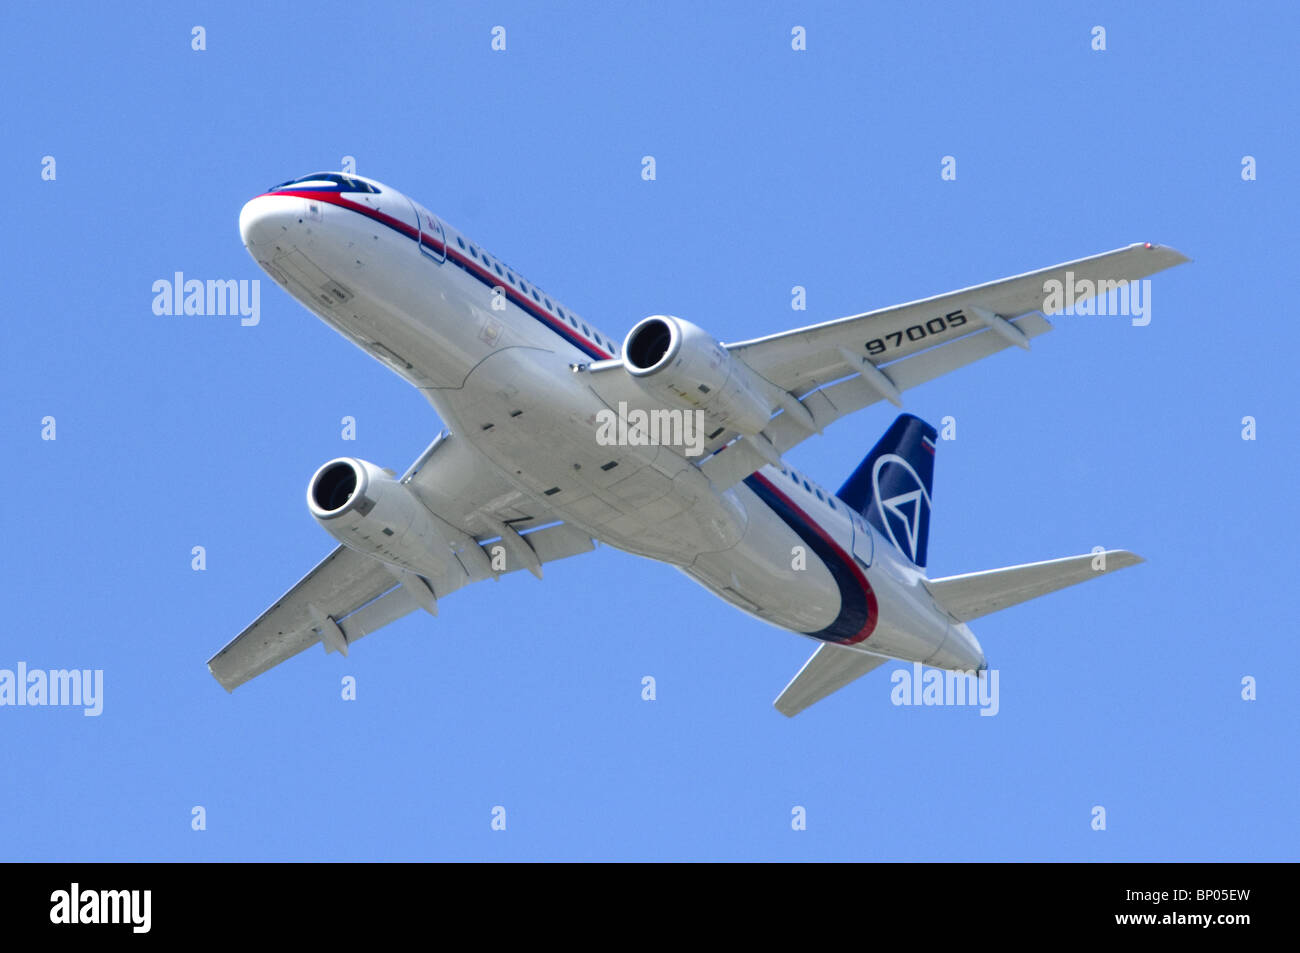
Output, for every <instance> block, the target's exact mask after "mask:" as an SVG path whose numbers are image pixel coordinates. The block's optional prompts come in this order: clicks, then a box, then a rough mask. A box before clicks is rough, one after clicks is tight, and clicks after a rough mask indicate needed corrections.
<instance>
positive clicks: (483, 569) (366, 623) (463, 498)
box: [208, 434, 595, 691]
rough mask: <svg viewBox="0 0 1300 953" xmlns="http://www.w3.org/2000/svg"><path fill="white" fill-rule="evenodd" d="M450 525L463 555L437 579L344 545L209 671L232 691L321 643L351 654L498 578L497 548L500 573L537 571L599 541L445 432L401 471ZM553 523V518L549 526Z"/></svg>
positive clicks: (449, 533) (447, 528)
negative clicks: (357, 645) (374, 635)
mask: <svg viewBox="0 0 1300 953" xmlns="http://www.w3.org/2000/svg"><path fill="white" fill-rule="evenodd" d="M402 482H403V483H406V484H407V485H408V486H409V487H410V488H411V489H412V491H413V492H415V494H416V496H417V497H419V499H420V500H421V502H423V503H424V505H425V506H426V507H427V508H428V509H429V511H430V512H431V513H432V514H433V515H434V516H435V517H437V519H438V520H439V521H440V522H441V524H442V529H443V532H444V534H445V535H446V537H447V538H448V539H449V540H451V541H452V550H453V552H454V553H455V555H456V558H455V559H453V560H450V561H449V563H448V567H447V569H446V570H445V571H444V572H443V574H442V575H440V576H437V577H432V578H430V577H424V576H417V575H415V574H414V573H409V572H403V571H399V570H394V569H392V568H390V567H388V566H387V565H386V564H384V563H382V562H380V561H379V560H377V559H372V558H370V557H369V556H365V555H363V554H361V553H358V552H355V551H354V550H351V549H348V548H347V547H346V546H339V547H337V548H336V549H335V550H334V551H333V552H332V553H330V554H329V555H328V556H326V557H325V559H324V560H322V561H321V562H320V563H319V564H318V565H317V566H316V568H314V569H313V570H312V571H311V572H309V573H307V575H306V576H304V577H303V578H302V579H301V580H300V581H299V582H298V584H297V585H295V586H294V587H293V588H292V589H290V590H289V591H288V592H286V593H285V594H284V595H283V596H281V597H280V598H279V600H277V601H276V603H275V604H274V605H273V606H271V607H270V608H269V609H267V610H266V611H265V612H263V613H262V614H261V615H260V616H258V617H257V619H256V620H254V621H253V623H252V624H250V625H249V626H248V627H247V628H246V629H244V631H243V632H241V633H240V634H239V635H238V636H236V637H235V638H234V639H233V640H232V641H231V642H230V643H229V644H228V645H226V647H225V648H223V649H222V650H221V651H220V652H218V653H217V654H216V655H214V656H213V657H212V658H211V659H209V660H208V668H209V670H211V672H212V674H213V676H214V677H215V678H216V679H217V681H219V682H220V683H221V684H222V686H223V687H224V688H225V689H226V690H227V691H233V690H234V689H235V688H237V687H238V686H240V685H242V684H244V683H245V682H247V681H248V680H249V679H251V678H254V677H256V676H258V675H260V674H262V673H263V672H265V671H266V670H267V669H269V668H272V667H273V666H275V665H278V664H279V663H280V662H283V661H285V660H286V659H288V658H291V657H292V656H294V655H297V654H298V653H299V652H302V651H303V650H305V649H308V648H310V647H311V646H313V645H315V644H316V643H317V642H323V643H324V645H325V651H326V652H332V651H335V650H337V651H340V652H342V653H343V654H344V655H346V654H347V650H348V646H350V645H351V644H352V643H353V642H355V641H356V640H357V639H359V638H361V637H362V636H363V635H366V634H367V633H370V632H373V631H375V630H376V629H378V628H380V627H382V626H385V625H387V624H388V623H390V622H393V621H395V620H397V619H400V618H401V617H402V616H404V615H406V614H407V613H409V612H413V611H415V610H416V609H424V610H426V611H428V612H430V613H431V614H436V613H437V605H438V603H437V600H438V599H440V598H442V597H443V596H445V595H447V594H448V593H451V592H454V591H455V590H457V589H459V588H461V587H462V586H465V585H467V584H469V583H471V582H478V581H481V580H483V579H495V578H496V577H497V576H498V575H499V573H498V572H497V571H495V570H494V569H493V565H492V558H491V547H492V546H494V545H496V544H497V543H498V542H499V543H501V544H503V545H504V546H505V548H506V550H507V559H506V568H505V569H504V570H502V572H512V571H514V570H516V569H529V570H531V571H533V572H534V574H535V575H539V576H540V575H541V568H540V567H541V565H542V564H543V563H547V562H553V561H554V560H557V559H564V558H565V557H568V556H575V555H577V554H579V553H585V552H590V551H591V550H592V549H594V548H595V542H594V541H593V540H592V539H591V537H589V536H588V535H587V534H586V533H584V532H582V531H581V530H578V529H575V528H574V527H573V526H570V525H569V524H567V523H561V522H557V521H556V520H555V519H554V517H553V514H551V512H550V511H549V510H548V509H547V508H546V507H545V506H544V505H543V504H541V503H538V502H537V501H535V500H533V499H532V498H531V497H528V496H527V495H525V494H523V493H521V492H519V491H518V490H516V489H515V488H514V487H512V486H511V485H510V484H508V483H507V482H506V481H505V480H504V479H503V478H502V477H501V476H500V475H499V474H497V473H496V472H495V471H494V470H492V469H491V468H490V467H485V466H484V465H483V461H482V460H481V459H479V458H478V455H477V451H475V450H474V449H473V447H471V446H470V445H469V444H468V443H466V442H464V441H458V440H455V439H454V438H452V437H450V435H447V434H440V435H439V437H438V438H437V439H436V440H434V442H433V443H432V444H431V445H430V446H429V448H428V449H427V450H425V452H424V453H423V454H421V455H420V457H419V459H417V460H416V461H415V463H414V464H412V465H411V468H410V469H409V470H408V471H407V473H406V475H405V476H404V477H403V478H402ZM546 524H549V525H546Z"/></svg>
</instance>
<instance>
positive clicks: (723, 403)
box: [623, 314, 773, 435]
mask: <svg viewBox="0 0 1300 953" xmlns="http://www.w3.org/2000/svg"><path fill="white" fill-rule="evenodd" d="M623 366H624V367H625V368H627V372H628V373H629V374H631V375H632V377H633V378H635V379H636V381H637V383H639V384H640V385H641V388H642V390H644V391H645V392H646V393H647V394H648V395H649V396H651V397H653V398H654V399H656V400H660V401H663V402H665V403H667V404H669V405H671V406H675V407H684V408H691V409H697V410H700V411H702V412H703V413H704V414H705V416H706V417H708V418H709V419H710V420H711V421H712V422H713V424H714V426H715V427H716V426H723V427H727V428H729V429H731V430H735V431H737V432H738V433H742V434H751V435H752V434H756V433H758V432H759V431H761V430H762V429H763V428H764V427H766V426H767V425H768V422H769V421H770V420H771V419H772V410H773V406H772V403H771V402H770V401H769V400H768V398H767V397H766V392H767V390H768V388H767V387H764V385H763V382H762V381H761V380H760V379H759V378H758V375H756V374H755V373H754V372H753V371H751V370H750V369H749V368H748V367H747V366H746V365H745V364H744V362H743V361H740V360H737V359H736V358H734V357H733V356H732V355H731V352H730V351H728V350H727V349H726V348H725V347H723V346H722V345H721V344H719V343H718V342H717V341H716V340H714V339H713V338H712V337H711V336H709V335H708V334H707V333H706V332H705V331H704V330H703V329H701V328H699V327H697V326H695V325H694V324H691V323H690V322H689V321H683V320H682V319H681V318H676V317H673V316H672V315H667V314H655V315H651V316H650V317H648V318H645V319H644V320H642V321H639V322H637V324H636V325H635V326H634V327H633V328H632V330H631V331H629V332H628V334H627V338H626V339H625V340H624V342H623ZM711 429H712V428H711Z"/></svg>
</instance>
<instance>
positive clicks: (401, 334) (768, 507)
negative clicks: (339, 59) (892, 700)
mask: <svg viewBox="0 0 1300 953" xmlns="http://www.w3.org/2000/svg"><path fill="white" fill-rule="evenodd" d="M240 232H241V234H242V236H243V239H244V243H245V245H246V247H247V248H248V250H249V252H250V254H252V256H253V257H254V258H255V259H256V260H257V262H258V264H259V265H260V266H261V267H262V268H263V269H264V270H265V271H266V272H267V273H268V274H269V275H270V276H271V277H272V278H274V279H275V280H276V281H277V282H279V283H280V284H282V285H283V286H284V287H285V288H286V290H288V291H289V292H290V293H291V294H292V295H293V296H294V297H295V298H297V299H298V300H299V301H300V302H302V303H303V304H304V305H305V306H306V307H307V308H309V309H310V310H311V311H312V312H313V313H315V314H316V315H317V316H318V317H320V318H321V320H323V321H324V322H325V323H326V324H328V325H330V326H331V327H332V328H334V329H335V330H336V331H338V332H339V333H340V334H342V335H343V336H345V337H346V338H348V339H349V340H350V341H352V342H353V343H354V344H356V345H357V346H358V347H360V348H362V349H363V350H365V351H366V352H367V353H369V354H370V355H371V356H373V357H375V358H376V359H377V360H379V361H381V362H383V363H384V364H385V365H387V366H388V367H389V368H390V369H392V370H393V371H395V372H396V373H397V374H399V375H401V376H402V377H403V378H404V379H406V380H407V381H409V382H410V383H411V384H413V385H414V386H415V387H417V388H419V389H420V390H421V391H422V392H423V393H424V395H425V397H426V398H427V399H428V400H429V402H430V403H431V404H432V405H433V406H434V408H435V409H436V410H437V412H438V414H439V415H440V416H441V417H442V419H443V420H444V422H445V423H446V424H447V426H448V428H449V429H451V430H452V431H453V432H454V433H457V434H458V435H460V436H462V437H464V438H465V439H466V440H467V441H468V442H469V443H471V444H472V445H473V446H474V447H475V448H476V449H477V451H478V452H479V453H481V454H482V456H483V458H484V460H485V461H487V462H488V463H489V464H490V465H491V466H492V467H495V468H496V469H497V470H498V471H499V472H500V474H501V475H502V476H503V477H504V478H505V479H506V481H507V482H508V483H509V484H511V485H512V486H514V487H516V488H517V489H518V490H520V491H521V492H523V493H525V494H526V495H527V496H529V497H531V498H533V499H535V500H537V501H538V502H540V503H542V504H543V505H544V506H545V507H546V508H548V509H549V510H550V511H552V512H554V513H555V514H556V515H557V517H558V518H561V519H563V520H564V521H566V522H568V523H571V524H572V525H574V526H577V527H579V528H581V529H582V530H584V531H585V532H587V533H589V534H590V535H591V536H592V537H593V538H595V539H598V540H600V541H601V542H604V543H606V544H608V545H612V546H615V547H617V548H619V549H622V550H625V551H627V552H630V553H634V554H637V555H640V556H645V557H648V558H651V559H655V560H658V561H661V562H665V563H669V564H671V565H674V566H676V567H678V568H679V569H681V570H682V571H683V572H685V573H686V574H687V575H688V576H690V577H691V578H692V579H694V580H695V581H697V582H699V583H700V584H702V585H704V586H706V587H708V588H709V589H710V590H712V591H713V592H714V593H716V594H717V595H719V596H720V597H722V598H723V599H725V600H727V601H728V602H730V603H732V604H733V605H735V606H737V607H739V608H740V609H742V610H744V611H745V612H748V613H750V614H751V615H753V616H755V617H757V618H760V619H762V620H764V621H766V622H769V623H771V624H773V625H776V626H779V627H781V628H784V629H788V630H790V631H793V632H797V633H800V634H804V635H808V636H810V637H812V638H815V639H818V640H821V641H826V642H833V643H837V644H841V645H846V646H852V647H855V648H857V649H860V650H864V651H870V652H873V653H876V654H880V655H886V656H890V657H894V658H900V659H905V660H909V661H919V662H924V663H926V664H930V665H934V666H937V667H941V668H951V669H958V670H971V669H978V668H981V667H983V663H984V659H983V653H982V652H981V650H980V647H979V645H978V643H977V642H976V641H975V639H974V637H973V636H972V635H971V633H970V631H969V629H967V628H966V626H964V625H962V624H960V623H957V622H955V621H954V620H952V619H951V618H949V617H948V616H947V614H945V613H944V612H943V611H942V609H941V608H940V607H939V606H938V605H937V604H936V603H935V601H934V599H933V598H932V597H931V596H930V594H929V592H928V590H927V589H926V588H925V584H924V579H925V577H924V573H923V572H922V571H921V570H920V569H918V568H917V567H916V566H914V565H912V564H911V563H910V562H908V561H907V560H906V559H904V558H902V557H901V554H899V553H898V551H897V550H896V549H895V548H894V547H893V544H892V543H891V542H889V541H888V540H885V539H882V538H880V537H879V535H878V534H877V532H876V531H875V529H873V528H872V527H871V526H870V525H869V524H868V523H867V522H866V521H865V520H864V519H862V517H861V516H860V515H859V514H857V513H854V512H852V511H851V510H850V509H849V507H848V506H846V505H845V504H844V503H843V502H842V501H840V500H837V499H836V498H835V496H834V495H833V494H832V493H830V492H828V491H826V490H825V489H824V488H822V487H820V486H818V485H817V484H815V483H814V482H813V481H811V480H809V479H807V478H806V477H805V476H804V475H802V474H799V473H797V472H795V471H794V470H793V469H792V468H791V467H789V466H782V467H776V466H766V467H764V468H762V469H761V470H759V471H757V472H755V473H753V474H752V475H750V476H749V477H748V478H746V479H745V480H744V481H743V482H742V483H741V484H738V485H737V486H735V487H732V488H730V489H727V490H723V491H719V490H717V489H716V488H715V487H714V485H713V484H712V483H711V482H710V481H709V479H708V477H706V476H705V475H704V473H703V471H702V470H701V469H700V468H699V467H698V466H696V465H695V463H693V462H692V461H691V460H690V459H688V458H687V457H686V456H685V455H684V454H683V453H682V452H681V451H680V450H679V449H678V448H675V447H671V446H663V445H660V446H654V445H649V446H638V445H630V444H625V443H620V444H618V445H608V443H607V442H603V441H598V440H597V439H596V433H597V416H598V414H600V413H601V412H602V411H609V410H612V409H614V405H615V403H616V400H615V397H614V396H613V395H612V394H610V393H607V392H605V390H604V389H603V388H602V385H601V379H602V378H601V375H593V374H588V373H583V369H584V368H585V367H586V366H587V365H589V364H590V363H591V362H595V361H603V360H607V359H611V358H618V357H619V356H620V350H621V349H620V345H619V344H618V343H616V342H615V341H614V340H613V339H612V338H610V337H609V336H608V335H606V334H605V333H604V332H602V331H600V330H599V329H597V328H596V327H595V326H594V325H593V324H592V323H591V322H590V321H588V320H587V319H586V318H584V317H582V316H580V315H578V314H576V313H574V312H573V310H572V309H570V308H568V307H567V306H565V305H564V304H562V303H561V302H560V301H558V300H557V299H556V298H555V296H553V295H551V294H550V293H549V292H546V291H544V290H543V289H541V288H540V287H538V286H537V285H535V284H534V283H533V282H532V281H531V280H529V279H527V278H525V277H524V276H523V275H521V274H520V273H519V271H518V270H517V269H514V268H512V267H510V266H508V265H507V264H506V263H505V262H503V261H501V260H500V259H499V258H497V257H496V256H495V255H492V254H491V253H489V252H487V251H485V250H484V249H483V248H482V247H481V246H480V245H478V244H477V243H475V242H473V241H472V240H471V239H469V238H468V237H467V236H465V235H464V234H463V233H461V232H458V231H457V230H455V229H454V228H452V227H451V226H450V225H448V224H447V223H446V222H444V221H442V220H440V219H439V218H437V217H436V216H435V215H433V214H432V213H431V212H429V211H428V210H427V209H425V208H424V207H423V206H421V205H420V204H418V203H416V202H415V201H413V200H411V199H409V198H408V197H407V196H405V195H403V194H402V193H400V192H397V191H396V190H394V189H392V188H390V187H388V186H386V185H383V184H381V183H378V182H375V181H373V180H369V179H365V178H362V177H359V176H352V175H342V174H338V173H331V174H328V175H326V174H321V175H319V176H312V177H307V178H305V179H301V180H295V181H294V182H291V183H286V184H285V185H284V186H279V187H277V188H276V189H273V190H271V191H270V192H267V193H265V194H263V195H260V196H258V197H256V198H254V199H253V200H251V201H250V202H249V203H248V204H247V205H245V206H244V209H243V211H242V213H241V215H240Z"/></svg>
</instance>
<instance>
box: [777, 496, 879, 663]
mask: <svg viewBox="0 0 1300 953" xmlns="http://www.w3.org/2000/svg"><path fill="white" fill-rule="evenodd" d="M754 478H755V479H756V480H758V481H759V482H760V483H762V484H763V485H764V486H765V487H767V488H768V489H769V490H771V491H772V493H773V494H774V495H775V496H778V497H780V498H781V499H782V500H783V501H784V502H785V504H786V505H787V506H789V507H790V508H791V509H792V510H794V511H795V512H796V513H798V514H799V515H800V516H802V517H803V519H804V522H805V523H807V524H808V525H809V526H810V527H811V528H812V529H813V531H814V532H815V533H816V534H817V535H818V536H820V537H821V538H822V541H823V542H825V543H826V545H828V546H830V548H831V549H833V550H835V552H836V554H837V555H838V556H839V557H840V559H841V560H842V561H843V562H844V563H845V564H846V565H847V566H848V567H849V568H850V569H851V570H853V575H854V576H855V577H856V578H857V581H858V585H860V586H861V587H862V592H863V594H864V595H865V596H866V597H867V624H866V625H864V626H863V627H862V628H861V630H860V631H859V632H858V634H857V635H855V636H853V638H851V639H846V640H845V641H844V642H842V643H840V644H841V645H857V644H858V643H859V642H865V641H866V640H867V638H868V637H869V636H870V635H871V633H872V632H874V631H875V629H876V617H877V611H876V594H875V592H874V591H872V588H871V583H869V582H867V577H866V575H865V574H864V573H863V572H862V569H861V568H860V567H859V566H858V562H857V560H856V559H854V558H853V557H852V556H850V555H849V554H848V553H846V552H845V551H844V547H842V546H841V545H840V544H839V543H838V542H836V540H835V539H834V538H833V537H832V536H831V535H830V534H829V533H827V532H826V530H824V529H822V526H821V524H820V523H818V522H817V521H816V520H815V519H813V518H812V517H811V516H809V515H808V513H807V512H806V511H805V510H804V508H803V507H801V506H800V505H799V504H797V503H796V502H795V501H794V500H792V499H790V497H788V496H786V494H785V493H783V492H782V491H781V490H780V489H779V488H778V487H777V486H776V484H774V483H773V482H772V481H771V480H769V479H768V478H767V477H765V476H763V474H762V472H760V471H755V473H754Z"/></svg>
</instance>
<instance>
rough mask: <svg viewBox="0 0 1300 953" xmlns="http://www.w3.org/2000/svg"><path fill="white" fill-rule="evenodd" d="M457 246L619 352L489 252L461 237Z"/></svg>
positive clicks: (609, 342)
mask: <svg viewBox="0 0 1300 953" xmlns="http://www.w3.org/2000/svg"><path fill="white" fill-rule="evenodd" d="M456 244H457V245H459V246H460V247H461V249H462V250H463V251H468V252H469V253H470V255H471V257H473V258H474V259H476V260H477V259H478V258H479V256H480V255H481V256H482V259H483V263H484V264H485V265H491V266H492V267H493V268H494V269H496V273H497V274H498V275H500V276H501V277H503V278H505V279H506V280H507V281H509V282H510V284H511V286H513V287H517V288H519V290H520V291H522V292H523V293H524V294H531V295H532V296H533V300H534V301H536V302H537V303H538V304H543V303H545V305H546V310H547V311H551V312H554V313H557V314H559V316H560V320H562V321H568V322H569V326H570V327H572V328H573V329H574V330H575V331H576V330H577V329H578V328H579V326H581V328H582V333H583V334H585V335H586V336H587V337H588V338H591V339H592V340H593V341H595V342H596V343H597V344H598V345H600V346H601V347H608V348H610V349H611V351H614V352H617V348H616V347H615V345H614V343H613V342H612V341H605V340H603V339H602V338H601V336H600V335H599V334H598V333H596V332H594V331H592V330H591V329H590V328H588V327H587V326H586V325H585V324H583V325H579V323H578V322H577V320H575V319H574V317H573V315H572V314H566V313H565V311H564V308H562V307H560V306H558V305H556V304H553V303H552V302H551V299H550V298H547V297H545V296H544V295H542V294H540V293H539V292H538V290H537V289H536V288H529V287H528V285H527V284H526V283H525V282H524V280H523V279H522V278H520V279H518V280H517V281H516V280H515V276H514V274H513V273H512V272H510V271H502V270H501V265H500V264H499V263H497V262H495V261H492V260H491V259H490V258H488V253H487V252H480V251H479V250H478V249H477V248H476V247H475V246H474V245H472V244H471V245H467V244H466V243H465V240H464V239H463V238H461V237H460V236H459V235H457V236H456Z"/></svg>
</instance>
